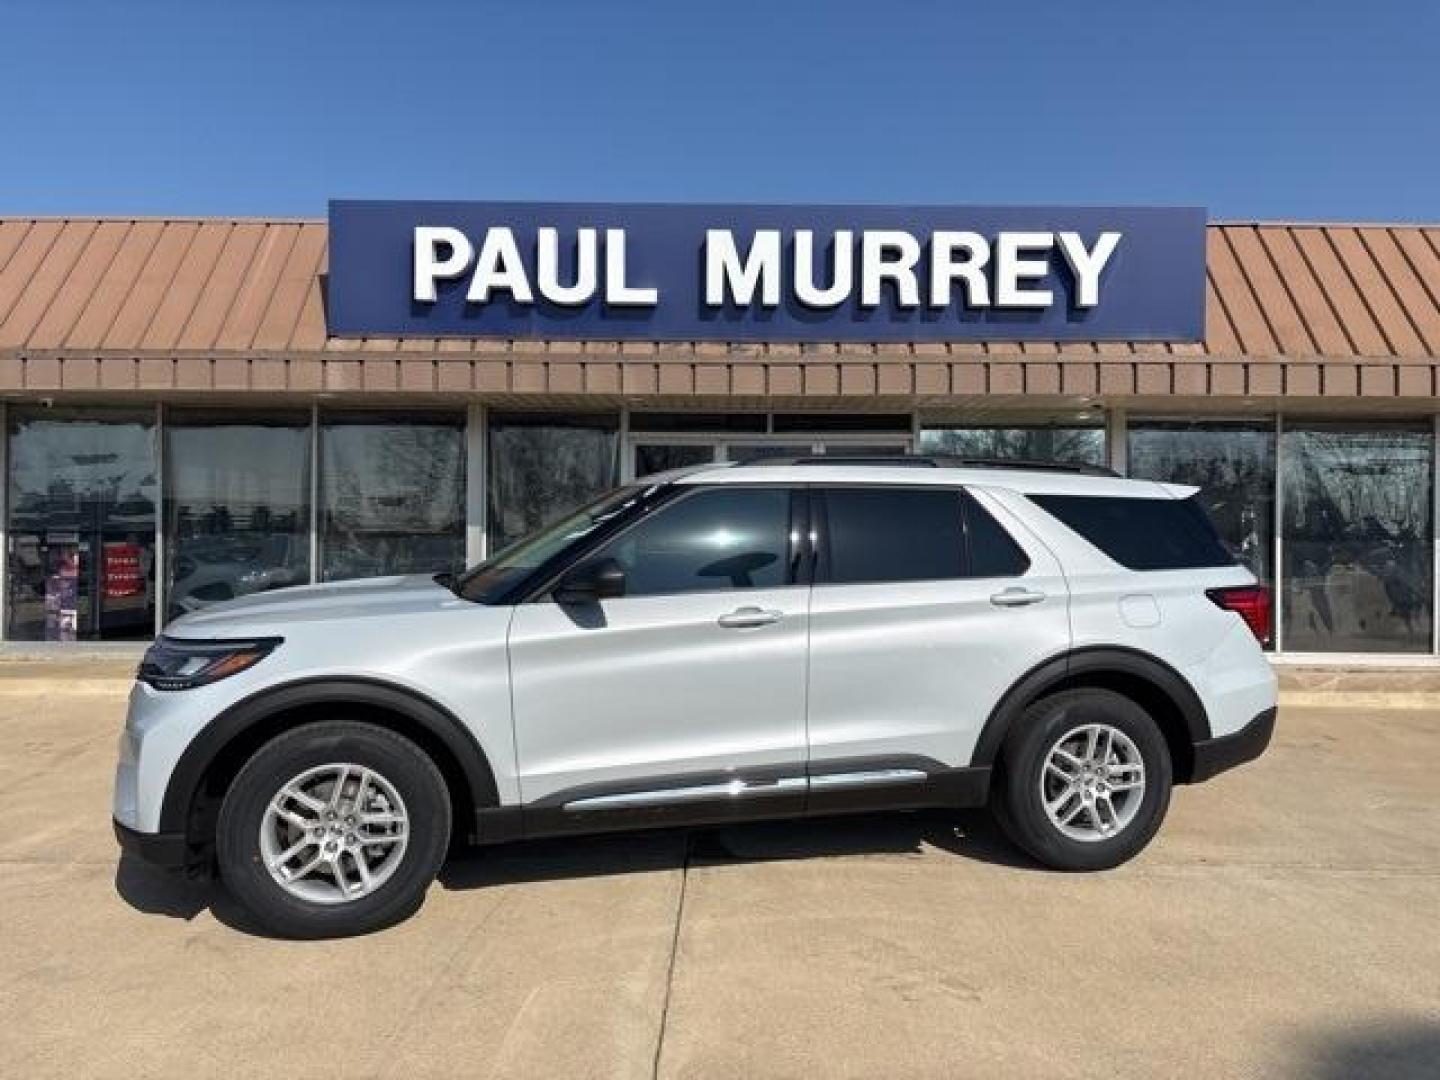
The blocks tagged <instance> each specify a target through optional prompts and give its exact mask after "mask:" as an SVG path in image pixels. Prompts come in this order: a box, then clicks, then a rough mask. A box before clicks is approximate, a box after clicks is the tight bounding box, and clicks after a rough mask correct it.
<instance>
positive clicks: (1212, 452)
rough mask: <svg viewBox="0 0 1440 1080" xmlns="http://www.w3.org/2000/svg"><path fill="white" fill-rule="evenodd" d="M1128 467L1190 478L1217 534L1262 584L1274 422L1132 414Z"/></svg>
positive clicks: (1271, 528) (1271, 534)
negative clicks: (1159, 418)
mask: <svg viewBox="0 0 1440 1080" xmlns="http://www.w3.org/2000/svg"><path fill="white" fill-rule="evenodd" d="M1128 459H1129V472H1130V475H1131V476H1135V477H1139V478H1141V479H1143V480H1161V481H1164V482H1166V483H1171V484H1193V485H1195V486H1196V487H1198V488H1199V489H1200V502H1201V505H1203V506H1204V507H1205V510H1206V512H1207V513H1209V515H1210V518H1211V520H1212V521H1214V522H1215V528H1216V529H1217V530H1218V531H1219V533H1220V538H1221V539H1222V540H1224V541H1225V544H1226V546H1227V547H1229V549H1230V552H1231V554H1233V555H1234V556H1235V557H1236V558H1237V559H1239V560H1240V561H1241V562H1242V563H1244V564H1245V565H1246V566H1248V567H1249V568H1250V569H1251V571H1253V572H1254V574H1255V576H1256V577H1257V578H1259V579H1260V580H1261V581H1263V582H1265V583H1266V584H1273V583H1274V580H1275V577H1274V567H1273V566H1272V565H1271V564H1272V563H1273V562H1274V552H1275V423H1274V421H1273V420H1267V421H1258V422H1254V423H1248V422H1247V423H1200V422H1197V423H1188V422H1186V421H1151V420H1146V421H1140V420H1132V421H1131V422H1130V428H1129V448H1128Z"/></svg>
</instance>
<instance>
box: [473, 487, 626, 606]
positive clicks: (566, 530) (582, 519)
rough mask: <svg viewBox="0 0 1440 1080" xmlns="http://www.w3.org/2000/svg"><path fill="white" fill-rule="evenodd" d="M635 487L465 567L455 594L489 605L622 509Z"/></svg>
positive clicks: (610, 495) (605, 497)
mask: <svg viewBox="0 0 1440 1080" xmlns="http://www.w3.org/2000/svg"><path fill="white" fill-rule="evenodd" d="M643 491H644V489H642V488H638V487H625V488H618V489H616V490H615V491H611V492H607V493H606V494H604V495H602V496H600V498H598V499H596V500H595V501H594V502H592V503H589V504H587V505H585V506H583V507H581V508H580V509H579V510H576V511H575V512H574V513H572V514H569V515H567V516H566V517H563V518H561V519H560V520H559V521H557V522H555V523H554V524H553V525H547V526H546V527H545V528H543V529H541V530H540V531H539V532H534V533H531V534H530V535H529V536H525V537H522V538H521V539H519V540H517V541H515V543H513V544H511V545H510V546H509V547H506V548H502V549H501V550H500V551H497V552H496V553H495V554H494V555H492V556H490V558H488V559H486V560H485V561H484V562H482V563H480V564H479V565H478V566H475V567H473V568H472V569H470V570H467V571H466V572H465V573H464V574H463V575H462V576H461V578H460V580H459V581H458V582H456V584H455V592H456V594H457V595H459V596H462V597H464V598H465V599H466V600H473V601H474V602H476V603H478V604H493V603H495V602H496V601H497V600H498V599H499V598H500V596H501V595H503V594H504V593H505V592H506V591H508V589H509V587H510V586H511V585H512V584H513V583H514V581H515V579H516V578H517V577H519V576H521V575H523V574H526V573H529V572H530V571H531V570H535V569H537V568H538V567H540V566H541V565H543V564H544V563H546V562H548V561H549V560H551V559H553V558H554V557H555V556H556V555H558V554H560V553H561V552H562V551H564V550H565V549H566V548H567V547H569V546H570V545H571V544H573V543H574V542H575V541H577V540H580V539H582V538H583V537H585V536H588V535H589V534H590V533H591V532H593V531H594V530H595V529H596V528H597V527H598V526H600V525H602V524H604V523H605V522H606V521H608V520H610V519H611V518H612V517H614V516H615V515H616V514H618V513H620V512H621V511H623V510H624V509H625V508H626V507H628V506H629V505H630V504H631V503H633V502H634V501H635V500H636V499H638V498H639V497H640V496H641V495H642V494H643Z"/></svg>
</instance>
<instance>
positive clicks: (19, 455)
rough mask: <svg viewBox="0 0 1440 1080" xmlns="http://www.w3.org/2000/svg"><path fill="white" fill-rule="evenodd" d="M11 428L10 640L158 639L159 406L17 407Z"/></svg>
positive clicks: (8, 621)
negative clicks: (156, 426) (155, 409)
mask: <svg viewBox="0 0 1440 1080" xmlns="http://www.w3.org/2000/svg"><path fill="white" fill-rule="evenodd" d="M9 428H10V430H9V432H8V438H9V463H10V477H9V503H8V505H9V521H8V532H7V538H8V544H7V547H8V551H7V560H8V561H7V568H8V574H7V582H8V589H7V592H8V594H9V595H8V596H7V598H6V605H5V618H6V633H7V635H8V636H9V638H10V639H11V640H12V641H97V640H110V639H135V638H148V637H150V636H151V635H152V634H153V633H154V630H155V575H154V568H155V500H156V498H157V496H158V492H157V491H156V470H155V445H154V441H155V440H154V424H153V413H152V412H150V411H148V410H147V411H146V412H143V413H124V412H111V411H101V410H79V409H46V410H34V411H32V410H29V409H12V411H11V414H10V424H9Z"/></svg>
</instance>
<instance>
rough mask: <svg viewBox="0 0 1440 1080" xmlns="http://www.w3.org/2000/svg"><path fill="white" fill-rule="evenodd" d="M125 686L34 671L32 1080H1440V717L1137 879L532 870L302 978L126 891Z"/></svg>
mask: <svg viewBox="0 0 1440 1080" xmlns="http://www.w3.org/2000/svg"><path fill="white" fill-rule="evenodd" d="M123 672H124V665H123V664H121V665H117V664H110V665H108V666H107V665H104V664H98V665H57V664H47V665H14V664H12V665H8V666H7V665H0V723H3V725H4V728H5V731H6V739H5V743H4V751H3V753H0V820H3V821H4V822H5V827H4V829H3V830H0V873H3V888H0V936H3V946H0V1076H4V1077H17V1078H21V1077H23V1078H27V1080H29V1078H36V1077H50V1076H65V1077H92V1076H95V1077H109V1076H115V1077H170V1076H174V1077H209V1076H215V1077H221V1076H223V1077H241V1076H262V1075H263V1076H295V1075H299V1074H300V1073H301V1071H302V1069H313V1070H316V1071H317V1073H318V1072H323V1074H324V1075H327V1076H332V1077H345V1078H347V1080H349V1078H355V1077H372V1076H373V1077H396V1078H411V1077H531V1076H534V1077H547V1078H555V1077H572V1076H593V1077H651V1076H662V1077H727V1078H733V1077H746V1078H755V1077H827V1078H828V1077H840V1076H852V1077H885V1078H895V1077H961V1076H964V1077H992V1076H993V1077H1026V1076H1041V1075H1044V1076H1065V1077H1090V1076H1095V1077H1099V1076H1105V1077H1115V1076H1136V1077H1139V1076H1147V1077H1154V1076H1203V1077H1232V1076H1296V1077H1325V1078H1329V1077H1335V1078H1340V1077H1357V1076H1364V1077H1392V1076H1394V1077H1403V1076H1414V1077H1421V1076H1424V1077H1434V1076H1437V1075H1440V931H1437V925H1440V924H1437V916H1440V710H1435V709H1429V708H1415V707H1410V708H1403V709H1384V708H1371V707H1366V708H1363V709H1358V710H1357V709H1351V708H1336V707H1329V708H1323V707H1322V708H1315V707H1308V706H1307V707H1298V708H1297V707H1290V708H1282V711H1281V718H1280V726H1279V731H1278V734H1277V737H1276V743H1275V745H1274V746H1273V747H1272V749H1271V751H1270V753H1269V754H1268V755H1267V756H1266V757H1264V758H1262V759H1261V760H1260V761H1259V762H1257V763H1255V764H1254V765H1252V766H1250V767H1248V768H1246V769H1242V770H1240V771H1239V772H1236V773H1233V774H1229V775H1226V776H1223V777H1221V778H1219V779H1217V780H1215V781H1213V782H1212V783H1210V784H1208V785H1204V786H1200V787H1194V788H1182V789H1180V790H1179V791H1177V793H1176V797H1175V800H1174V802H1173V803H1172V807H1171V812H1170V817H1169V820H1168V822H1167V823H1166V825H1165V827H1164V829H1163V830H1162V832H1161V834H1160V837H1159V838H1158V840H1157V841H1156V842H1155V843H1154V844H1153V845H1152V846H1151V847H1150V849H1149V850H1148V851H1147V852H1145V853H1144V854H1143V855H1142V856H1141V857H1140V858H1139V859H1137V860H1136V861H1135V862H1133V863H1132V864H1130V865H1128V866H1125V867H1122V868H1121V869H1119V870H1116V871H1112V872H1109V873H1103V874H1093V875H1081V876H1073V875H1062V874H1054V873H1049V872H1046V871H1043V870H1040V869H1038V868H1037V867H1035V866H1034V865H1033V864H1031V863H1029V862H1028V861H1026V860H1025V859H1024V858H1022V857H1021V856H1019V855H1018V854H1017V853H1016V852H1015V851H1013V850H1012V849H1011V848H1010V847H1009V846H1008V845H1007V844H1006V843H1005V842H1004V841H1003V840H1001V839H1000V838H998V837H997V835H996V833H995V831H994V829H993V827H992V826H991V825H990V823H989V821H988V819H987V818H986V816H985V815H984V814H983V813H978V812H966V813H963V814H945V813H934V814H913V815H906V814H891V815H883V816H874V817H863V818H837V819H832V820H826V821H810V822H803V823H777V824H763V825H747V826H737V827H726V828H719V829H709V830H698V831H692V832H662V833H648V834H631V835H627V836H619V837H610V838H601V839H578V840H575V839H571V840H564V841H552V842H544V843H527V844H517V845H514V846H511V847H508V848H500V849H489V850H484V851H478V852H474V853H471V854H467V855H465V856H463V857H461V858H459V859H456V860H453V861H452V862H451V864H450V865H449V866H448V867H447V868H446V870H445V872H444V875H443V878H442V881H441V883H440V884H439V885H437V886H436V887H434V888H433V889H432V890H431V893H430V896H429V898H428V900H427V902H426V904H425V906H424V908H423V909H422V910H421V911H420V913H419V914H418V915H417V916H416V917H415V918H413V919H411V920H410V921H409V922H407V923H405V924H403V925H401V926H399V927H396V928H394V929H392V930H389V931H386V932H384V933H382V934H378V935H375V936H372V937H368V938H363V939H355V940H349V941H339V942H312V943H295V942H287V941H276V940H270V939H267V938H265V937H263V936H260V935H258V934H257V933H255V932H254V931H253V930H252V929H251V928H250V927H249V926H248V924H247V922H246V920H245V917H244V914H243V912H240V911H238V910H237V909H236V908H235V907H234V905H233V904H231V903H229V902H228V900H227V898H226V897H225V896H224V894H223V892H221V891H219V890H218V889H213V888H203V887H197V886H189V885H186V884H184V883H183V882H180V881H176V880H173V879H171V878H170V877H169V876H167V875H165V874H162V873H158V872H153V871H151V870H150V869H148V868H146V867H144V866H140V865H136V864H132V863H130V862H121V861H119V859H118V857H117V852H116V850H115V846H114V841H113V838H112V836H111V832H110V817H109V796H110V769H111V766H112V763H113V753H114V744H115V739H116V736H117V734H118V731H119V728H120V725H121V722H122V716H123V708H124V695H125V692H126V690H127V683H126V681H125V678H124V677H123Z"/></svg>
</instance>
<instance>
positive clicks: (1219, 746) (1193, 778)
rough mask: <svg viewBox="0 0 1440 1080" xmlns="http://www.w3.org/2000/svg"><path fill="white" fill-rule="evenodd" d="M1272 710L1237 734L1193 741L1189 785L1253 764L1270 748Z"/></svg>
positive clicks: (1273, 719) (1272, 728) (1265, 712)
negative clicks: (1228, 770) (1192, 759)
mask: <svg viewBox="0 0 1440 1080" xmlns="http://www.w3.org/2000/svg"><path fill="white" fill-rule="evenodd" d="M1275 711H1276V710H1275V709H1274V708H1269V709H1266V710H1265V711H1264V712H1262V713H1260V714H1259V715H1257V716H1256V717H1255V718H1254V719H1253V720H1251V721H1250V722H1249V723H1248V724H1246V725H1245V726H1244V727H1243V728H1241V729H1240V730H1239V731H1235V732H1232V733H1231V734H1229V735H1221V736H1219V737H1217V738H1214V739H1203V740H1201V741H1200V742H1197V743H1196V744H1195V747H1194V763H1193V767H1192V768H1191V770H1190V782H1191V783H1192V784H1198V783H1200V782H1201V781H1202V780H1209V779H1210V778H1211V777H1212V776H1217V775H1219V774H1220V773H1222V772H1225V771H1226V770H1227V769H1233V768H1235V766H1237V765H1243V764H1245V762H1247V761H1254V760H1255V759H1256V758H1257V757H1259V756H1260V755H1261V754H1263V753H1264V752H1265V748H1266V747H1267V746H1269V745H1270V737H1271V736H1272V735H1273V734H1274V733H1275Z"/></svg>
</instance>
